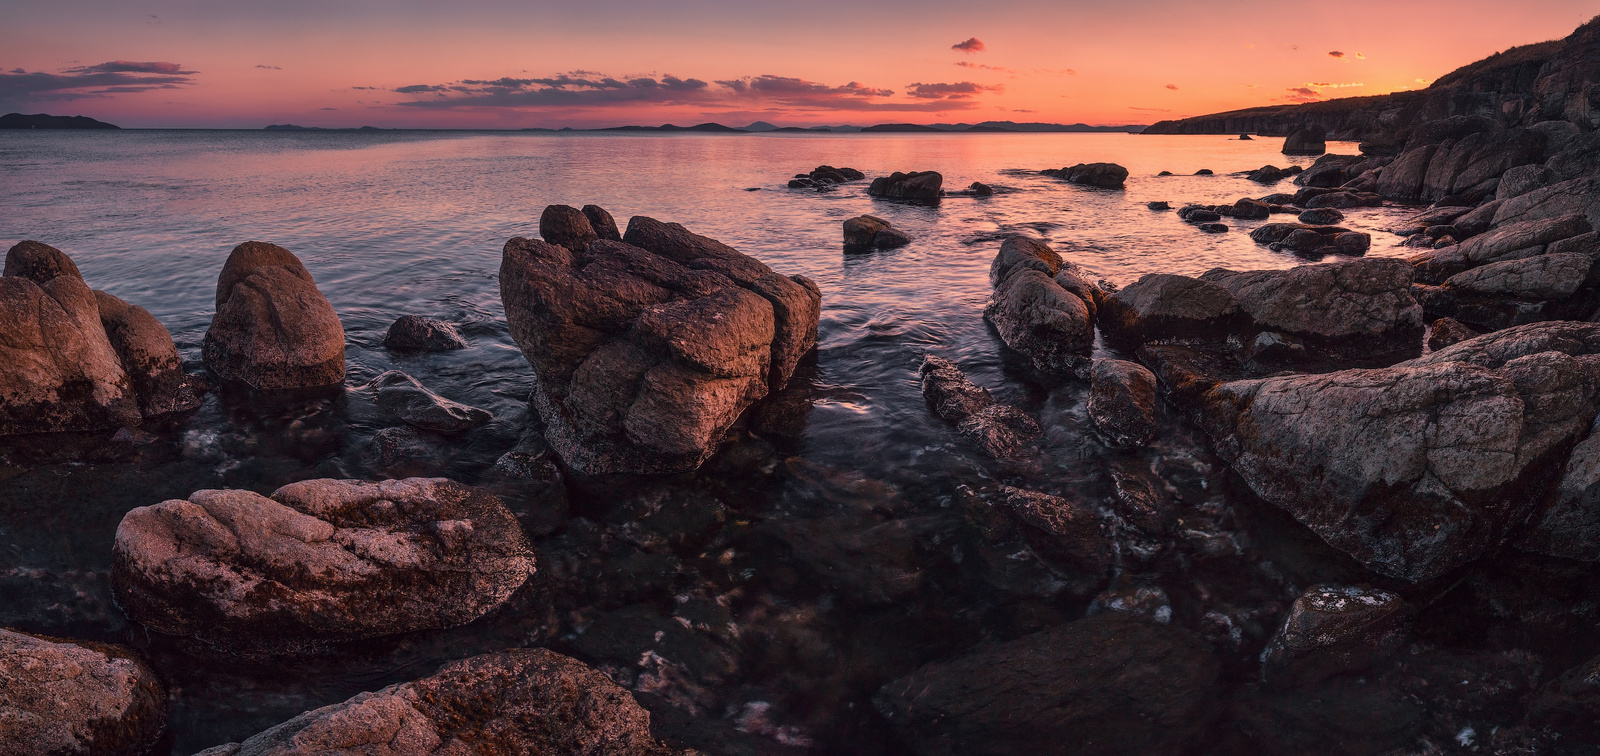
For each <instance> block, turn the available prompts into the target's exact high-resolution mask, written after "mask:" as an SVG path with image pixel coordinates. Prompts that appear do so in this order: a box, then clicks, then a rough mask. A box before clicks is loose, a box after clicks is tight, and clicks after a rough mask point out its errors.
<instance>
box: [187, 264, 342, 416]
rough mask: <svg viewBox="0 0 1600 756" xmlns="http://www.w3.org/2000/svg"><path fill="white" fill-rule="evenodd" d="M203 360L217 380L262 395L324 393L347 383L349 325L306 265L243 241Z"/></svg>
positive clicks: (221, 289)
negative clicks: (346, 329)
mask: <svg viewBox="0 0 1600 756" xmlns="http://www.w3.org/2000/svg"><path fill="white" fill-rule="evenodd" d="M201 355H202V356H203V357H204V358H205V363H206V367H208V368H211V372H213V373H216V375H217V377H219V378H221V379H222V380H224V381H226V382H229V383H236V384H242V385H245V386H248V387H250V388H252V389H256V390H259V391H294V390H300V389H318V388H326V387H328V386H334V385H338V384H339V383H341V382H343V381H344V326H343V325H341V324H340V323H339V316H338V314H336V313H335V312H334V311H333V305H331V304H329V303H328V299H327V297H324V296H322V292H321V291H318V290H317V283H316V281H313V280H312V279H311V273H310V272H309V271H307V270H306V266H305V265H303V264H302V263H301V262H300V258H298V257H295V256H294V253H292V252H290V251H289V250H287V249H284V248H283V247H280V246H278V245H276V244H267V243H266V242H256V241H252V242H245V243H244V244H240V245H239V246H237V247H234V248H233V252H232V253H231V254H229V255H228V262H227V263H226V264H225V265H223V266H222V274H221V275H220V276H218V277H217V314H216V315H215V316H214V317H212V319H211V328H210V329H208V330H207V331H206V338H205V343H204V344H203V345H202V347H201Z"/></svg>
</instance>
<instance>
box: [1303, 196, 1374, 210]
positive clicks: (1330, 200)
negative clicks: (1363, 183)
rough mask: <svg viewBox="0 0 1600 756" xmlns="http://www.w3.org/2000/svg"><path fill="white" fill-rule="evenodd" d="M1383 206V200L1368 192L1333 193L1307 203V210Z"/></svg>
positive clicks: (1314, 198)
mask: <svg viewBox="0 0 1600 756" xmlns="http://www.w3.org/2000/svg"><path fill="white" fill-rule="evenodd" d="M1381 204H1383V198H1382V197H1379V196H1378V195H1376V194H1371V193H1367V192H1331V193H1329V194H1322V195H1318V196H1316V197H1312V198H1311V199H1309V200H1307V201H1306V207H1307V208H1319V207H1331V208H1337V209H1348V208H1352V207H1377V206H1379V205H1381Z"/></svg>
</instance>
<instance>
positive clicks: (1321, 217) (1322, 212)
mask: <svg viewBox="0 0 1600 756" xmlns="http://www.w3.org/2000/svg"><path fill="white" fill-rule="evenodd" d="M1295 220H1298V221H1300V222H1301V223H1305V224H1308V225H1312V226H1331V225H1333V224H1335V223H1338V222H1339V221H1342V220H1344V213H1341V212H1339V211H1338V210H1336V209H1334V208H1331V207H1319V208H1315V209H1311V210H1307V211H1305V212H1303V213H1301V214H1300V216H1299V217H1298V218H1296V219H1295Z"/></svg>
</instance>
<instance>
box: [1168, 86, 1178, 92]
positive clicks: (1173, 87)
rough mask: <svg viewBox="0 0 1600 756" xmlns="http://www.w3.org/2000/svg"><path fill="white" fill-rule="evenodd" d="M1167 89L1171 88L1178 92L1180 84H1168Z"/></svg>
mask: <svg viewBox="0 0 1600 756" xmlns="http://www.w3.org/2000/svg"><path fill="white" fill-rule="evenodd" d="M1167 89H1170V90H1172V91H1174V92H1176V91H1178V85H1177V84H1168V85H1167Z"/></svg>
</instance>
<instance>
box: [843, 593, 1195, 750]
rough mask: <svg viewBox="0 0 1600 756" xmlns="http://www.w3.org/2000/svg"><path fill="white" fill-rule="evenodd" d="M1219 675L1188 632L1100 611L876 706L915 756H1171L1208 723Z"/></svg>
mask: <svg viewBox="0 0 1600 756" xmlns="http://www.w3.org/2000/svg"><path fill="white" fill-rule="evenodd" d="M1218 670H1219V665H1218V663H1217V660H1216V658H1215V657H1214V656H1213V654H1212V652H1211V651H1210V649H1208V648H1206V646H1205V645H1204V644H1203V643H1202V642H1201V641H1200V640H1198V639H1197V638H1195V637H1194V636H1192V635H1190V634H1188V633H1187V632H1185V631H1182V630H1179V629H1177V628H1174V627H1171V626H1170V625H1162V624H1158V623H1155V622H1150V621H1148V620H1143V619H1138V618H1133V617H1128V616H1125V615H1123V614H1121V613H1115V612H1105V613H1101V614H1097V615H1094V616H1092V617H1087V618H1085V619H1082V620H1079V621H1077V622H1070V623H1067V624H1065V625H1060V626H1057V627H1053V628H1050V629H1048V630H1044V631H1041V632H1038V633H1034V634H1033V635H1028V636H1025V637H1022V638H1019V639H1017V640H1013V641H1008V642H1005V643H985V644H981V645H979V646H977V647H976V648H974V649H972V650H971V651H968V652H967V653H965V654H963V655H961V656H958V657H956V658H954V659H950V660H946V661H940V662H934V663H931V664H928V665H926V666H924V667H922V668H921V669H918V670H917V671H915V672H913V673H911V674H910V675H907V676H906V677H903V678H901V679H899V680H896V681H894V682H892V683H889V684H888V685H885V686H884V687H883V689H882V690H880V691H878V694H877V695H876V696H874V698H873V703H874V704H875V705H876V706H877V708H878V710H879V711H880V712H882V713H883V715H884V716H885V717H887V718H888V719H889V722H890V723H891V724H892V725H893V726H894V727H895V729H896V730H897V731H898V732H899V733H900V736H901V737H902V738H903V739H904V740H905V741H906V743H907V744H908V745H909V746H910V747H911V749H912V750H913V751H914V752H916V753H919V754H956V753H961V754H979V755H981V754H1013V753H1056V752H1060V751H1061V750H1062V749H1063V747H1065V746H1067V744H1070V748H1071V750H1072V752H1074V753H1080V754H1123V753H1126V754H1134V753H1139V754H1176V753H1180V752H1182V751H1183V749H1184V747H1185V746H1187V745H1188V744H1189V742H1190V741H1191V740H1192V739H1193V738H1194V737H1195V736H1196V735H1197V734H1198V733H1199V732H1201V731H1202V730H1204V729H1205V727H1206V726H1207V725H1208V724H1209V723H1210V721H1211V719H1212V717H1213V716H1214V712H1215V705H1216V701H1215V696H1216V685H1217V677H1218Z"/></svg>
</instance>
